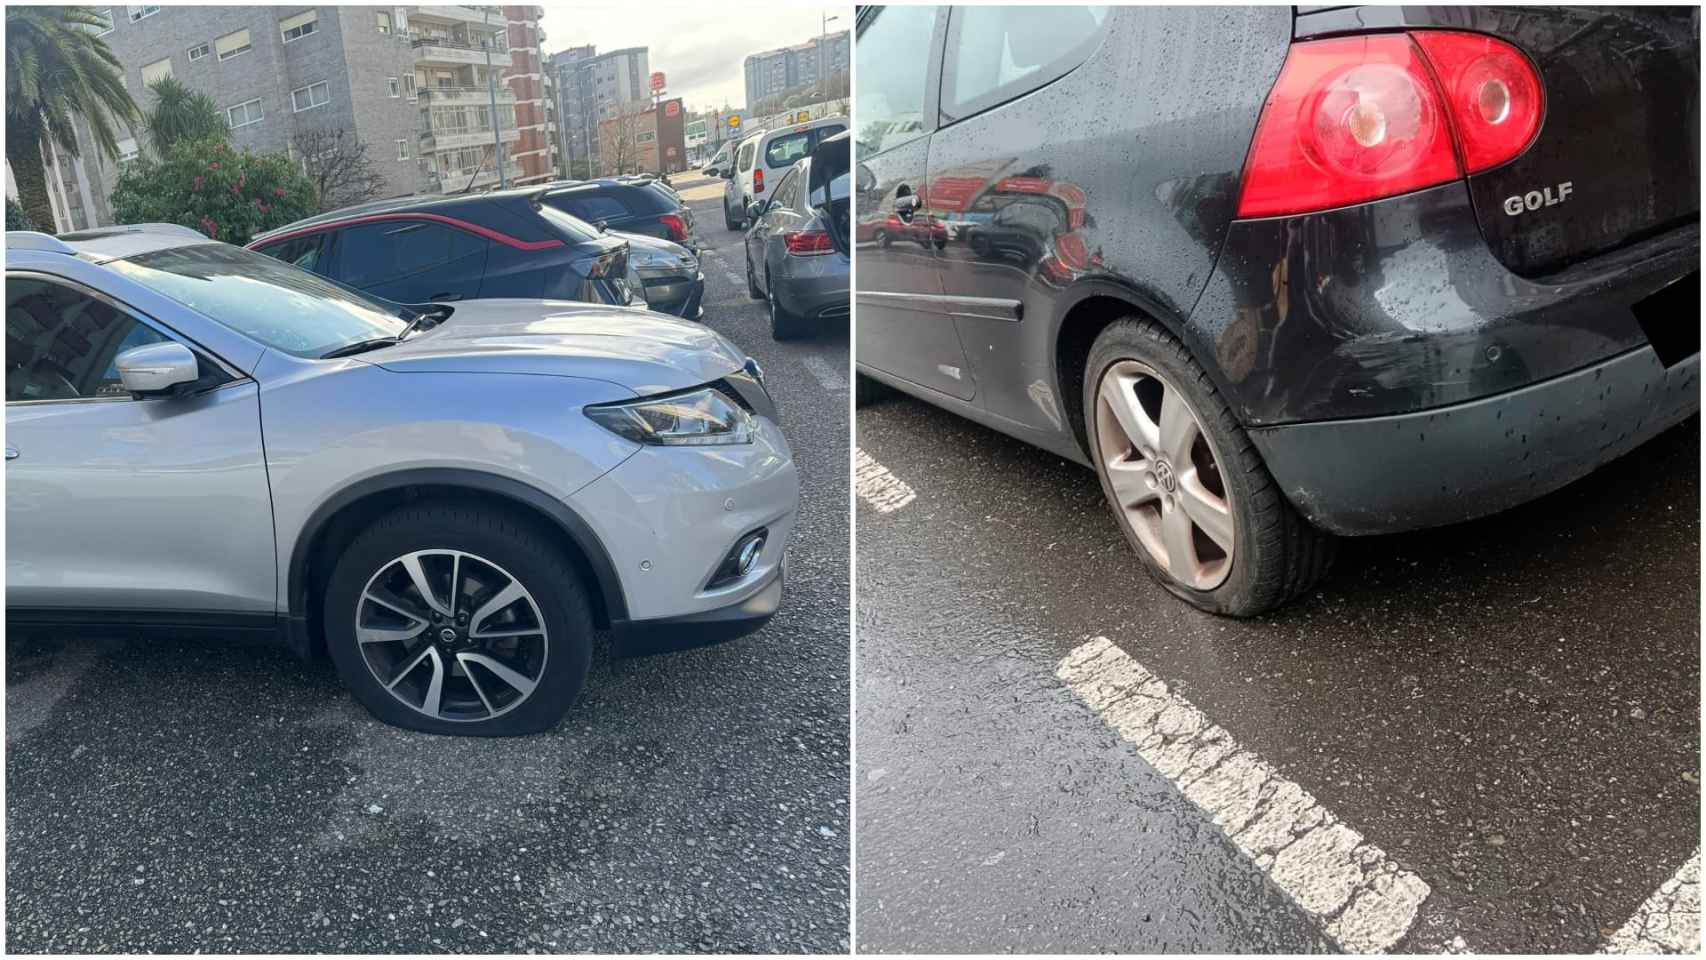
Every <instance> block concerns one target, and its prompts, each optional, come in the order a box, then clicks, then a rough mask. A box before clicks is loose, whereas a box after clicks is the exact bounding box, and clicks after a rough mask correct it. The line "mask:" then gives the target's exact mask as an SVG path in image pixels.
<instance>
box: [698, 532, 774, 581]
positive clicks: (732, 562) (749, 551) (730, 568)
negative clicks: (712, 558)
mask: <svg viewBox="0 0 1706 960" xmlns="http://www.w3.org/2000/svg"><path fill="white" fill-rule="evenodd" d="M769 533H770V531H769V530H768V529H766V528H763V527H760V528H759V529H757V530H754V531H752V532H751V533H749V534H747V535H745V536H743V537H741V538H740V539H739V540H736V541H735V545H734V546H733V547H730V548H729V552H728V554H727V555H726V556H724V557H723V562H722V563H720V564H718V565H717V572H716V573H715V574H713V575H712V576H711V582H710V583H707V584H706V585H705V589H707V590H714V589H716V588H717V587H726V586H728V585H729V584H731V583H734V582H735V581H737V580H739V579H741V578H742V577H744V576H746V575H747V574H749V573H751V572H752V568H753V567H755V566H757V565H758V557H759V555H760V554H762V553H763V552H764V541H765V538H766V537H768V536H769Z"/></svg>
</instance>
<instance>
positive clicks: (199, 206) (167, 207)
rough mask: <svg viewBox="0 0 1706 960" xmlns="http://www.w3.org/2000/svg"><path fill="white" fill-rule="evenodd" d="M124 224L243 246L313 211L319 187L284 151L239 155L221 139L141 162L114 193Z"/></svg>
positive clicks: (127, 169) (121, 177)
mask: <svg viewBox="0 0 1706 960" xmlns="http://www.w3.org/2000/svg"><path fill="white" fill-rule="evenodd" d="M112 204H113V215H114V216H115V217H116V218H117V219H118V221H119V222H120V223H177V224H182V225H183V226H186V227H193V228H195V229H197V230H200V231H201V232H202V233H205V234H207V235H208V236H209V237H212V238H213V239H215V240H221V241H224V242H225V243H234V244H237V245H239V246H241V245H242V244H245V243H248V242H249V240H250V238H252V237H254V236H255V234H258V233H262V232H265V231H267V230H271V229H272V228H274V227H281V226H283V225H285V224H287V223H290V222H292V221H294V220H300V219H302V218H303V217H306V216H309V215H310V214H312V213H314V211H315V209H316V207H315V203H314V185H313V184H312V183H310V182H309V180H308V178H307V177H305V176H303V175H302V170H301V168H299V167H298V166H297V165H296V164H295V163H292V162H291V160H290V158H289V157H286V156H285V155H284V154H282V153H265V154H257V153H250V152H249V151H247V150H244V151H237V150H233V149H231V147H229V146H227V145H226V144H224V143H221V142H219V141H216V140H196V141H191V142H188V143H179V144H175V145H174V146H172V147H171V149H169V150H167V151H166V155H165V157H164V158H162V159H159V160H154V159H151V158H149V157H146V156H144V157H138V158H137V159H136V160H133V161H131V162H130V163H128V164H126V165H125V167H124V169H123V170H122V171H121V172H120V173H119V178H118V186H117V187H115V188H114V190H113V194H112Z"/></svg>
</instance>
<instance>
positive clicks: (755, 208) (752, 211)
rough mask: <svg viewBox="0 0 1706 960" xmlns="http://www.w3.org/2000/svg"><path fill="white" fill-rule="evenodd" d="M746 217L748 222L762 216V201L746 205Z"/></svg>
mask: <svg viewBox="0 0 1706 960" xmlns="http://www.w3.org/2000/svg"><path fill="white" fill-rule="evenodd" d="M746 216H747V219H749V220H757V219H758V218H759V217H762V216H764V201H763V200H754V201H752V202H751V203H749V204H747V205H746Z"/></svg>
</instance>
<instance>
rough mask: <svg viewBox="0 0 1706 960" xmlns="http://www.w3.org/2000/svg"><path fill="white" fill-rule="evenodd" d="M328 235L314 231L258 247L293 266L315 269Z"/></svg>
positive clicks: (270, 255)
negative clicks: (303, 235) (292, 238)
mask: <svg viewBox="0 0 1706 960" xmlns="http://www.w3.org/2000/svg"><path fill="white" fill-rule="evenodd" d="M326 236H327V235H326V234H324V233H314V234H309V235H308V236H306V237H297V238H296V239H294V240H284V241H281V242H279V243H274V244H268V245H267V246H264V247H257V248H256V249H257V250H259V251H260V252H261V253H264V254H266V255H267V256H269V257H273V258H276V259H279V260H283V261H284V262H285V263H288V264H290V265H291V266H293V267H301V268H302V269H304V270H313V269H314V267H315V266H316V265H317V264H319V262H320V251H321V250H322V248H323V247H324V244H325V239H326Z"/></svg>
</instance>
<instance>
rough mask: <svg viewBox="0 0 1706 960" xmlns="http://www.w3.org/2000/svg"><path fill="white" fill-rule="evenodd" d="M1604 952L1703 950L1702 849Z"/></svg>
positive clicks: (1611, 941) (1646, 904)
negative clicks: (1701, 931) (1701, 916)
mask: <svg viewBox="0 0 1706 960" xmlns="http://www.w3.org/2000/svg"><path fill="white" fill-rule="evenodd" d="M1600 952H1601V953H1689V954H1697V953H1699V952H1700V851H1699V850H1698V849H1697V850H1695V851H1694V856H1692V857H1689V858H1688V862H1687V863H1684V864H1683V865H1682V866H1681V867H1679V868H1677V871H1676V873H1675V874H1674V875H1673V876H1672V877H1671V878H1670V879H1669V880H1666V881H1665V882H1664V884H1663V885H1661V886H1660V887H1659V889H1658V890H1657V891H1655V892H1654V893H1653V895H1652V896H1650V897H1648V898H1647V902H1645V903H1643V904H1641V906H1640V907H1639V908H1637V909H1636V910H1635V915H1634V916H1632V917H1630V918H1629V922H1628V923H1625V924H1624V925H1623V926H1621V927H1619V928H1618V929H1617V932H1616V933H1614V934H1612V935H1611V937H1610V938H1609V939H1607V940H1606V941H1605V946H1604V947H1602V948H1601V949H1600Z"/></svg>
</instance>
